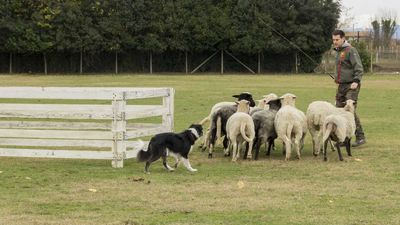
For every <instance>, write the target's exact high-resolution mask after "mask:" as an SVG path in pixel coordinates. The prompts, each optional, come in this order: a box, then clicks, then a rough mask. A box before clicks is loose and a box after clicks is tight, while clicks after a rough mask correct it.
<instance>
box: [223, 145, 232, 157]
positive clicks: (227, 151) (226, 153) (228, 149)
mask: <svg viewBox="0 0 400 225" xmlns="http://www.w3.org/2000/svg"><path fill="white" fill-rule="evenodd" d="M231 148H232V143H231V142H230V141H228V147H227V148H226V149H224V156H225V157H226V156H230V153H231V152H230V149H231Z"/></svg>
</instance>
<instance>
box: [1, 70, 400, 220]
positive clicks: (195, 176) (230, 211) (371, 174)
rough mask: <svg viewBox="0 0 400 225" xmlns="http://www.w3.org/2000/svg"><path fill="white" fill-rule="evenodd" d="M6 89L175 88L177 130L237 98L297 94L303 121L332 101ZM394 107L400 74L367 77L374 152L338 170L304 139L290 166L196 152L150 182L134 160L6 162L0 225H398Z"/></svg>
mask: <svg viewBox="0 0 400 225" xmlns="http://www.w3.org/2000/svg"><path fill="white" fill-rule="evenodd" d="M0 85H1V86H110V87H111V86H132V87H173V88H175V89H176V95H175V129H176V131H181V130H183V129H185V128H186V127H187V126H188V125H190V124H191V123H194V122H198V121H200V120H201V119H202V118H203V117H205V116H206V115H207V114H208V112H209V110H210V108H211V106H212V105H213V104H214V103H217V102H220V101H231V100H233V98H232V97H231V95H232V94H236V93H239V92H241V91H250V92H252V94H253V96H255V98H256V99H257V98H261V96H262V95H264V94H268V93H270V92H274V93H277V94H278V95H281V94H284V93H286V92H291V93H294V94H296V95H297V97H298V98H297V103H296V106H297V107H298V108H299V109H301V110H302V111H305V110H306V109H307V106H308V104H309V103H311V102H312V101H314V100H327V101H330V102H333V101H334V95H335V84H334V83H333V81H332V80H331V79H330V78H329V77H328V76H325V75H265V76H250V75H241V76H239V75H224V76H220V75H215V76H214V75H201V76H200V75H198V76H183V75H181V76H173V75H161V76H158V75H151V76H150V75H132V76H128V75H120V76H111V75H110V76H105V75H102V76H94V75H92V76H72V75H71V76H33V75H31V76H20V75H18V76H17V75H15V76H8V75H2V76H0ZM399 103H400V77H399V76H398V75H383V76H373V75H366V76H365V77H364V80H363V83H362V90H361V93H360V98H359V104H358V107H359V109H358V113H359V115H360V118H361V121H362V124H363V126H364V130H365V133H366V136H367V141H368V143H367V144H366V145H365V146H362V147H360V148H356V149H353V157H352V158H349V157H347V156H344V158H345V161H343V162H340V161H338V157H337V153H336V152H329V155H328V159H329V161H328V162H323V160H322V158H321V157H317V158H314V157H313V156H312V153H311V141H310V135H309V134H308V135H307V136H306V145H305V147H304V150H303V154H302V159H301V160H296V159H294V158H293V159H292V160H291V161H289V162H285V161H284V160H283V159H284V157H283V156H282V153H281V150H280V149H281V143H279V142H276V144H277V148H278V150H277V151H274V152H272V155H271V156H270V157H268V158H267V157H266V156H265V155H264V154H262V155H261V158H260V160H258V161H243V160H239V161H238V162H237V163H232V162H231V160H230V158H224V157H223V153H222V149H221V147H219V148H217V150H216V151H215V154H214V155H215V156H214V158H213V159H208V158H207V153H206V152H201V151H199V150H198V149H197V148H196V151H194V152H193V153H192V154H191V156H190V158H191V163H192V166H193V167H194V168H196V169H198V170H199V171H198V172H196V173H190V172H188V171H187V170H186V169H185V168H184V167H183V166H181V167H179V168H178V169H177V170H176V171H175V172H173V173H169V172H167V171H166V170H165V169H164V168H163V167H162V163H161V162H156V163H154V164H153V165H152V166H151V168H150V170H151V174H150V175H146V174H144V173H143V167H144V164H143V163H137V162H136V161H135V160H134V159H131V160H126V161H125V163H124V164H125V167H124V168H123V169H113V168H112V167H111V162H110V161H102V160H62V159H31V158H7V157H2V158H0V224H7V225H13V224H18V225H20V224H126V225H128V224H129V225H133V224H241V225H242V224H304V225H308V224H335V225H337V224H346V225H347V224H355V225H356V224H357V225H358V224H400V163H399V159H400V156H399V154H400V152H399V149H400V138H399V135H400V132H399V131H400V124H399V121H400V106H399ZM0 110H1V109H0ZM292 157H293V155H292ZM89 189H96V192H92V191H89Z"/></svg>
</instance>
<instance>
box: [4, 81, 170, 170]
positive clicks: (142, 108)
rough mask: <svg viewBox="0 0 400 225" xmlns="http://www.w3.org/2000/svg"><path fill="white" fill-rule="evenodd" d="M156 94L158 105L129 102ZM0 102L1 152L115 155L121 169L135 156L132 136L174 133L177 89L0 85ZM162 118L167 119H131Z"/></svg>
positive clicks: (47, 155) (17, 154) (48, 155)
mask: <svg viewBox="0 0 400 225" xmlns="http://www.w3.org/2000/svg"><path fill="white" fill-rule="evenodd" d="M156 97H158V98H160V97H162V102H161V99H160V104H159V105H136V104H130V103H129V100H132V99H143V98H156ZM104 100H110V103H109V104H104V103H107V101H104ZM0 101H1V102H2V103H0V156H11V157H44V158H79V159H110V160H112V166H113V167H115V168H122V167H123V160H124V159H128V158H134V157H136V152H137V149H135V145H136V146H137V141H134V140H133V139H135V138H138V137H144V136H150V135H154V134H157V133H161V132H169V131H173V124H174V121H173V118H174V116H173V115H174V89H172V88H92V87H82V88H74V87H0ZM26 102H29V103H26ZM54 102H55V103H54ZM60 102H62V104H61V103H60ZM93 102H97V104H93ZM99 102H100V103H99ZM58 103H60V104H58ZM157 116H158V117H159V116H161V117H162V122H160V123H138V122H135V121H133V122H132V119H138V118H146V117H157ZM129 120H131V121H129ZM46 148H47V149H46ZM74 148H75V149H74ZM85 148H86V149H85ZM89 148H91V149H89ZM96 148H97V149H96ZM99 148H102V149H104V148H106V149H109V150H107V151H106V150H101V149H99ZM132 148H133V149H132ZM81 149H85V150H81Z"/></svg>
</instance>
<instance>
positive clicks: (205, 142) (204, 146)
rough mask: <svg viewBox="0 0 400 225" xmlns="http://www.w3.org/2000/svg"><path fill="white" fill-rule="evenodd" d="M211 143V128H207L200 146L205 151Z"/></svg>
mask: <svg viewBox="0 0 400 225" xmlns="http://www.w3.org/2000/svg"><path fill="white" fill-rule="evenodd" d="M209 145H210V129H208V130H207V132H206V134H205V135H204V140H203V143H202V144H201V145H200V146H199V147H201V151H203V152H204V151H205V150H206V149H207V147H208V146H209Z"/></svg>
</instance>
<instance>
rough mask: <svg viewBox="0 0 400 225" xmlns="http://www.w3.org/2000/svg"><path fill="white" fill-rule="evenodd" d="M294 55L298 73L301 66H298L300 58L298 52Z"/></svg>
mask: <svg viewBox="0 0 400 225" xmlns="http://www.w3.org/2000/svg"><path fill="white" fill-rule="evenodd" d="M294 57H295V61H296V67H295V68H296V73H299V68H298V67H297V66H298V63H299V62H298V58H297V52H296V53H295V55H294Z"/></svg>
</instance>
